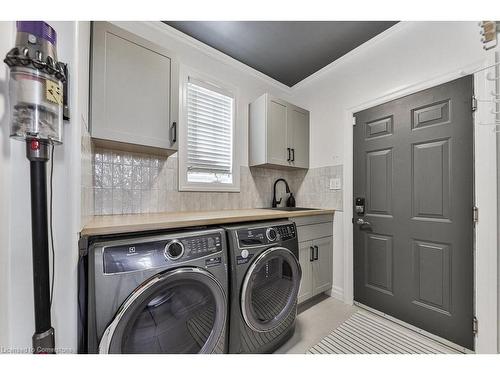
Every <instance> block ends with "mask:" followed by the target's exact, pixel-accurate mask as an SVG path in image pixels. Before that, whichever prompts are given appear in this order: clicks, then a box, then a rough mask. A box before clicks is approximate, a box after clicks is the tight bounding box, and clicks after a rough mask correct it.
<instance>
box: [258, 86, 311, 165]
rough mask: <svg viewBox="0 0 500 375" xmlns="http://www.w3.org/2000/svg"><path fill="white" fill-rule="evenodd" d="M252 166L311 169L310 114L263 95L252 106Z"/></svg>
mask: <svg viewBox="0 0 500 375" xmlns="http://www.w3.org/2000/svg"><path fill="white" fill-rule="evenodd" d="M249 112H250V123H249V127H250V129H249V164H250V166H274V167H285V168H304V169H307V168H309V112H308V111H307V110H305V109H302V108H300V107H297V106H295V105H293V104H291V103H288V102H287V101H285V100H282V99H279V98H276V97H273V96H272V95H270V94H264V95H262V96H260V97H259V98H258V99H256V100H255V101H254V102H253V103H251V104H250V111H249Z"/></svg>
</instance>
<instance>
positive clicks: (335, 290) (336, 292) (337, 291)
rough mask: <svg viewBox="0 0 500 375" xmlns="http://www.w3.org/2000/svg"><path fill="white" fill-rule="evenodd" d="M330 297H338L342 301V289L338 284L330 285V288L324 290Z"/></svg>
mask: <svg viewBox="0 0 500 375" xmlns="http://www.w3.org/2000/svg"><path fill="white" fill-rule="evenodd" d="M325 293H326V294H328V295H329V296H330V297H333V298H335V299H338V300H339V301H342V302H344V289H342V288H339V287H338V286H332V289H330V290H328V291H326V292H325Z"/></svg>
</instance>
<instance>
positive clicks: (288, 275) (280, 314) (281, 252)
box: [241, 247, 301, 332]
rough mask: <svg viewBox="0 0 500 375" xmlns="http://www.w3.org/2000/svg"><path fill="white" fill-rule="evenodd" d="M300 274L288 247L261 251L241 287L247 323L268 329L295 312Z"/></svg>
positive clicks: (244, 315)
mask: <svg viewBox="0 0 500 375" xmlns="http://www.w3.org/2000/svg"><path fill="white" fill-rule="evenodd" d="M300 278H301V270H300V265H299V262H298V260H297V258H296V257H295V255H294V254H293V253H292V252H291V251H290V250H288V249H285V248H283V247H276V248H271V249H268V250H266V251H264V252H263V253H261V254H260V255H259V256H258V257H257V259H256V260H255V261H254V263H253V264H252V265H251V266H250V267H249V269H248V272H247V275H246V276H245V280H244V282H243V287H242V295H241V310H242V314H243V317H244V319H245V322H246V323H247V324H248V326H249V327H250V328H252V329H253V330H255V331H259V332H265V331H270V330H272V329H275V328H277V327H278V326H279V325H280V324H282V323H283V322H284V321H286V319H287V318H288V317H289V316H290V315H291V314H293V315H294V316H295V314H296V307H297V294H298V292H299V286H300Z"/></svg>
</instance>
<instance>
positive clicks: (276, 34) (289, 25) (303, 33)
mask: <svg viewBox="0 0 500 375" xmlns="http://www.w3.org/2000/svg"><path fill="white" fill-rule="evenodd" d="M164 22H165V23H166V24H168V25H170V26H172V27H174V28H176V29H177V30H179V31H182V32H183V33H185V34H188V35H189V36H191V37H193V38H195V39H198V40H199V41H201V42H203V43H205V44H208V45H209V46H211V47H213V48H215V49H217V50H219V51H221V52H223V53H225V54H227V55H229V56H231V57H233V58H235V59H236V60H239V61H241V62H242V63H244V64H246V65H249V66H251V67H252V68H254V69H257V70H259V71H260V72H262V73H264V74H266V75H268V76H269V77H272V78H274V79H276V80H278V81H280V82H282V83H284V84H285V85H288V86H293V85H295V84H296V83H298V82H300V81H302V80H303V79H304V78H306V77H308V76H310V75H311V74H313V73H314V72H316V71H318V70H319V69H321V68H323V67H324V66H326V65H328V64H330V63H331V62H332V61H335V60H337V59H338V58H339V57H341V56H343V55H345V54H346V53H347V52H349V51H351V50H353V49H354V48H356V47H358V46H359V45H361V44H363V43H364V42H366V41H367V40H369V39H371V38H373V37H374V36H375V35H377V34H379V33H381V32H382V31H384V30H386V29H388V28H389V27H391V26H393V25H394V24H395V23H396V22H395V21H164Z"/></svg>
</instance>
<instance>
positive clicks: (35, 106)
mask: <svg viewBox="0 0 500 375" xmlns="http://www.w3.org/2000/svg"><path fill="white" fill-rule="evenodd" d="M16 26H17V34H16V45H15V47H14V48H12V49H11V50H10V51H9V52H8V53H7V55H6V56H5V59H4V62H5V63H6V64H7V65H8V66H9V68H10V82H9V96H10V115H11V129H10V136H11V137H12V138H13V139H18V140H22V141H24V142H26V157H27V158H28V160H29V162H30V180H31V228H32V229H31V230H32V245H33V286H34V305H35V333H34V335H33V352H34V353H55V337H54V328H52V324H51V317H50V307H51V306H50V305H51V286H50V277H49V274H50V268H49V237H48V219H47V218H48V215H47V170H46V167H47V161H48V160H49V158H50V155H49V147H50V146H51V145H52V146H53V145H56V144H61V143H62V128H63V83H64V82H65V81H66V66H65V65H64V64H63V63H61V62H58V61H57V53H56V42H57V41H56V38H57V36H56V32H55V31H54V29H53V28H52V27H50V26H49V25H48V24H47V23H45V22H40V21H18V22H17V24H16Z"/></svg>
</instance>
